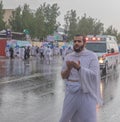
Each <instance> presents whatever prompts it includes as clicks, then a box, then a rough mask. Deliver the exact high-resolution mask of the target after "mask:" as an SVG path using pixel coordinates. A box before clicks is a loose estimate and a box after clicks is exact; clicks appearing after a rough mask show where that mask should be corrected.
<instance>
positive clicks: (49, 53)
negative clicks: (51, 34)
mask: <svg viewBox="0 0 120 122" xmlns="http://www.w3.org/2000/svg"><path fill="white" fill-rule="evenodd" d="M5 52H6V57H7V58H10V59H14V58H20V59H23V60H27V59H29V58H31V57H36V58H40V59H41V60H46V62H47V63H49V64H50V62H51V60H52V58H53V56H57V55H61V56H62V59H63V60H64V57H65V56H66V55H67V54H68V53H70V52H72V47H70V46H68V47H58V46H54V47H53V48H51V46H49V45H47V46H40V47H38V46H25V47H19V46H16V47H12V46H11V47H8V46H7V47H6V49H5Z"/></svg>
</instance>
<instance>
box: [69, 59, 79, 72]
mask: <svg viewBox="0 0 120 122" xmlns="http://www.w3.org/2000/svg"><path fill="white" fill-rule="evenodd" d="M71 65H72V67H74V68H75V69H77V70H79V69H80V61H78V62H75V61H71Z"/></svg>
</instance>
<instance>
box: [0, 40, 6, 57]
mask: <svg viewBox="0 0 120 122" xmlns="http://www.w3.org/2000/svg"><path fill="white" fill-rule="evenodd" d="M6 41H7V40H6V39H0V56H6V54H5V47H6Z"/></svg>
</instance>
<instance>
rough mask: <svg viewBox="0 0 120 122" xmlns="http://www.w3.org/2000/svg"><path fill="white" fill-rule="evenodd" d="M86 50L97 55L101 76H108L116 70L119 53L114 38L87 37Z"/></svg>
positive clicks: (102, 36)
mask: <svg viewBox="0 0 120 122" xmlns="http://www.w3.org/2000/svg"><path fill="white" fill-rule="evenodd" d="M86 48H87V49H89V50H91V51H93V52H95V53H96V54H97V56H98V60H99V64H100V70H101V73H102V74H108V73H109V72H111V71H112V70H113V69H116V68H117V65H118V64H119V60H120V59H119V57H120V53H119V48H118V44H117V39H116V37H114V36H110V35H96V36H94V35H87V37H86Z"/></svg>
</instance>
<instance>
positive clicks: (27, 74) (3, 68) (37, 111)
mask: <svg viewBox="0 0 120 122" xmlns="http://www.w3.org/2000/svg"><path fill="white" fill-rule="evenodd" d="M61 64H62V60H61V57H55V58H54V59H53V62H52V63H51V64H50V65H48V64H46V63H45V62H44V61H41V60H40V59H38V60H36V59H35V58H32V59H30V60H27V61H22V60H20V59H14V60H12V61H10V60H9V59H0V122H58V121H59V118H60V115H61V109H62V102H63V98H64V83H63V81H62V79H61V77H60V70H61ZM101 93H102V97H103V100H104V105H103V106H102V107H101V108H99V109H97V118H98V122H120V109H119V108H120V107H119V106H120V79H119V68H118V71H114V72H113V73H112V74H109V75H108V76H104V77H103V78H102V79H101Z"/></svg>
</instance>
